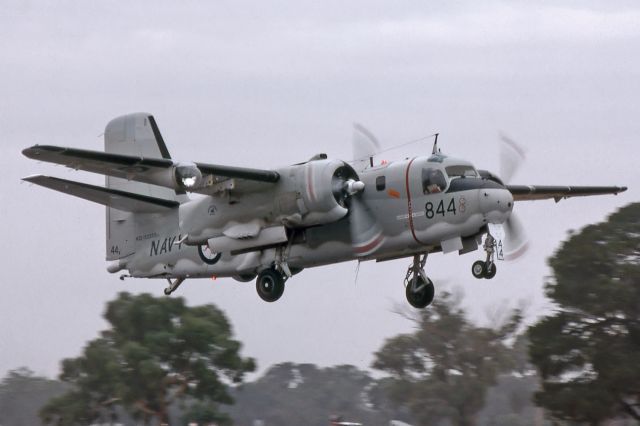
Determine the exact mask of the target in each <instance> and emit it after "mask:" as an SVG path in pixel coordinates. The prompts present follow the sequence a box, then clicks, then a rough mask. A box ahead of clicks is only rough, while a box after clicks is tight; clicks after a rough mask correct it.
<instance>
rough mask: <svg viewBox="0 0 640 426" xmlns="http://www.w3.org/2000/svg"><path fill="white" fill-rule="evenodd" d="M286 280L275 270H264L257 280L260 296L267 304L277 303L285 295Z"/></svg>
mask: <svg viewBox="0 0 640 426" xmlns="http://www.w3.org/2000/svg"><path fill="white" fill-rule="evenodd" d="M285 280H286V278H285V276H284V275H283V274H282V273H280V271H278V270H276V269H275V268H269V269H264V270H263V271H262V272H260V273H259V274H258V278H257V279H256V290H257V291H258V296H260V298H261V299H262V300H264V301H265V302H275V301H276V300H278V299H280V296H282V293H284V282H285Z"/></svg>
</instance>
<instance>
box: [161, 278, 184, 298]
mask: <svg viewBox="0 0 640 426" xmlns="http://www.w3.org/2000/svg"><path fill="white" fill-rule="evenodd" d="M185 279H186V278H176V279H175V280H173V281H171V280H170V279H169V278H167V281H169V287H167V288H165V289H164V294H165V295H167V296H169V295H170V294H171V293H173V292H174V291H176V290H177V289H178V287H180V284H182V283H183V282H184V280H185Z"/></svg>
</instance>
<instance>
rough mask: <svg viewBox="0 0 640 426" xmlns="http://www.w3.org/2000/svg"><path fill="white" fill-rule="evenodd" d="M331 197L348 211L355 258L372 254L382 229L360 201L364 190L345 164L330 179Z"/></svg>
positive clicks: (362, 185)
mask: <svg viewBox="0 0 640 426" xmlns="http://www.w3.org/2000/svg"><path fill="white" fill-rule="evenodd" d="M332 187H333V196H334V198H335V199H336V201H337V202H338V203H339V204H340V205H341V206H343V207H347V208H348V209H349V216H348V218H349V231H350V234H351V243H352V246H353V251H354V253H355V254H356V256H358V257H361V256H366V255H368V254H371V253H373V252H374V251H375V250H376V249H377V248H378V247H380V245H381V244H382V241H383V240H384V237H383V235H382V228H380V225H379V224H378V222H377V220H376V218H375V216H374V215H373V213H372V212H371V210H370V208H369V206H368V205H367V204H366V203H365V202H364V201H363V200H362V192H363V191H364V190H365V184H364V182H362V181H360V178H359V177H358V174H357V173H356V171H355V170H354V169H353V168H352V167H351V166H349V165H347V164H345V165H344V166H342V167H340V168H339V169H337V170H336V171H335V173H334V174H333V179H332Z"/></svg>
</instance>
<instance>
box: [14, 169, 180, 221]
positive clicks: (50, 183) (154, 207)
mask: <svg viewBox="0 0 640 426" xmlns="http://www.w3.org/2000/svg"><path fill="white" fill-rule="evenodd" d="M22 180H24V181H27V182H30V183H35V184H36V185H40V186H44V187H45V188H49V189H53V190H56V191H60V192H64V193H65V194H70V195H74V196H76V197H79V198H83V199H85V200H89V201H93V202H94V203H98V204H102V205H104V206H108V207H113V208H115V209H118V210H123V211H126V212H136V213H158V212H164V211H166V210H167V209H172V208H176V207H178V206H179V205H180V203H178V202H177V201H172V200H165V199H162V198H155V197H149V196H147V195H140V194H133V193H130V192H126V191H120V190H117V189H112V188H103V187H101V186H95V185H89V184H86V183H82V182H74V181H71V180H66V179H59V178H55V177H51V176H43V175H35V176H29V177H26V178H23V179H22Z"/></svg>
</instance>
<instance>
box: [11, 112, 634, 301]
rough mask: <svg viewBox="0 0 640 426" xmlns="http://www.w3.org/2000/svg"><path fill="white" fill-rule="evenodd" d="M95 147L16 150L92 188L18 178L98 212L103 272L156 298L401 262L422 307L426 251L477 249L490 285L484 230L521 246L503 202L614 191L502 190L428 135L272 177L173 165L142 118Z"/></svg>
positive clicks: (479, 271)
mask: <svg viewBox="0 0 640 426" xmlns="http://www.w3.org/2000/svg"><path fill="white" fill-rule="evenodd" d="M363 132H364V130H363ZM365 133H366V132H365ZM369 139H370V141H374V142H375V140H374V139H373V138H372V137H370V138H369ZM104 141H105V151H104V152H101V151H89V150H84V149H76V148H64V147H57V146H46V145H35V146H33V147H31V148H27V149H25V150H24V151H23V154H24V155H25V156H27V157H29V158H32V159H34V160H41V161H46V162H51V163H57V164H62V165H64V166H67V167H69V168H72V169H76V170H85V171H88V172H94V173H100V174H103V175H106V188H104V187H99V186H93V185H88V184H85V183H80V182H74V181H69V180H65V179H59V178H55V177H49V176H42V175H36V176H30V177H26V178H24V180H25V181H28V182H32V183H35V184H37V185H41V186H45V187H47V188H51V189H54V190H57V191H60V192H64V193H67V194H71V195H75V196H77V197H80V198H84V199H86V200H89V201H94V202H96V203H99V204H103V205H105V206H107V209H106V233H107V238H106V240H107V241H106V243H107V244H106V252H107V256H106V257H107V261H110V264H109V266H108V268H107V270H108V271H109V272H111V273H116V272H118V271H122V270H127V271H128V274H126V275H122V276H121V278H122V279H124V278H125V277H136V278H164V279H167V280H168V281H169V286H168V287H167V288H166V289H165V293H166V294H167V295H168V294H171V293H172V292H173V291H175V290H176V289H177V288H178V286H180V284H181V283H182V282H183V281H184V280H185V279H187V278H204V277H233V278H235V279H236V280H238V281H242V282H247V281H252V280H254V279H256V289H257V291H258V295H259V296H260V297H261V298H262V299H263V300H265V301H267V302H274V301H276V300H278V299H279V298H280V297H281V296H282V294H283V291H284V288H285V281H287V280H288V279H289V278H291V277H292V276H293V275H295V274H297V273H299V272H300V271H302V270H303V269H304V268H309V267H313V266H321V265H328V264H332V263H336V262H344V261H348V260H359V261H360V260H376V261H378V262H380V261H385V260H392V259H400V258H405V257H410V258H412V259H413V260H412V262H411V264H410V266H409V268H408V270H407V274H406V277H405V279H404V284H405V287H406V297H407V300H408V301H409V303H410V304H411V305H412V306H414V307H416V308H424V307H426V306H427V305H429V304H430V303H431V301H432V300H433V297H434V286H433V283H432V281H431V280H430V279H429V278H428V277H427V275H426V274H425V272H424V266H425V262H426V259H427V255H428V254H429V253H434V252H439V251H442V252H444V253H451V252H458V253H460V254H463V253H467V252H470V251H473V250H477V249H478V247H479V246H480V245H482V247H483V248H484V250H485V252H486V257H485V259H484V260H480V261H477V262H475V263H474V264H473V266H472V273H473V275H474V276H475V277H476V278H493V276H494V275H495V274H496V270H497V268H496V264H495V260H496V258H499V257H501V256H500V255H501V254H502V251H503V247H502V243H501V241H502V235H496V234H499V233H501V232H503V231H502V229H504V231H506V238H505V244H507V243H509V242H510V241H511V240H515V242H516V247H514V249H513V250H514V251H518V250H521V249H522V248H523V245H524V241H523V239H522V237H521V234H520V232H519V231H518V228H519V226H517V224H516V222H515V219H514V217H513V216H512V210H513V204H514V201H522V200H540V199H549V198H551V199H555V200H556V201H559V200H560V199H563V198H568V197H575V196H586V195H601V194H617V193H619V192H622V191H625V190H626V188H625V187H617V186H590V187H584V186H581V187H575V186H521V185H506V184H504V183H503V181H502V180H501V179H500V178H498V177H497V176H495V175H494V174H492V173H490V172H488V171H484V170H477V169H476V168H475V167H474V166H473V165H472V164H471V163H469V162H467V161H463V160H459V159H455V158H452V157H448V156H445V155H443V154H441V153H440V151H439V150H438V149H437V136H436V142H435V143H434V148H433V152H432V153H431V155H424V156H417V157H413V158H407V159H405V160H402V161H393V162H388V163H387V162H385V163H383V164H379V165H374V162H373V154H374V152H373V151H372V152H371V155H370V158H367V156H365V159H364V160H362V158H358V159H357V160H358V161H353V162H351V163H348V162H345V161H342V160H337V159H329V158H327V156H326V155H324V154H319V155H316V156H315V157H313V158H312V159H310V160H309V161H306V162H304V163H300V164H294V165H291V166H285V167H280V168H277V169H273V170H262V169H249V168H240V167H229V166H222V165H217V164H208V163H199V162H198V163H196V162H179V161H175V160H173V159H171V156H170V155H169V151H168V150H167V147H166V145H165V143H164V140H163V139H162V136H161V134H160V131H159V130H158V126H157V124H156V121H155V120H154V118H153V116H151V115H149V114H145V113H137V114H129V115H125V116H122V117H119V118H116V119H114V120H112V121H111V122H110V123H109V124H108V125H107V127H106V130H105V133H104ZM369 145H370V146H373V145H375V143H374V144H369ZM367 149H368V148H366V144H365V149H364V151H367ZM360 151H361V152H362V151H363V150H362V149H360ZM187 193H189V194H190V195H188V194H187ZM501 225H504V228H502V226H501ZM485 235H486V237H485V238H484V244H482V240H483V236H485ZM510 236H511V237H510ZM510 238H511V239H510Z"/></svg>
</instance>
